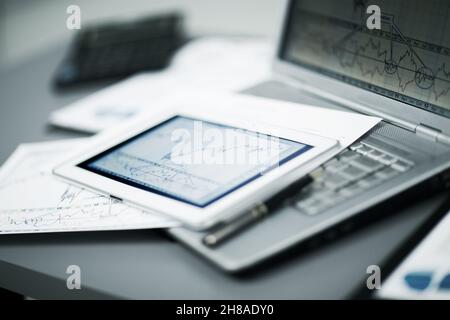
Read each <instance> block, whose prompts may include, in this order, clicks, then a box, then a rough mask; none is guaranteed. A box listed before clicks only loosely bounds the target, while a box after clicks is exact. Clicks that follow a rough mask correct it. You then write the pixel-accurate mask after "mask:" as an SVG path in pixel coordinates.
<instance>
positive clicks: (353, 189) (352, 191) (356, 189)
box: [339, 183, 364, 198]
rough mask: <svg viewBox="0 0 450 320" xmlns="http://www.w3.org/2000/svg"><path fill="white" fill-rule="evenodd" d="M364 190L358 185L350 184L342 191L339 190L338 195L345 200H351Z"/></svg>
mask: <svg viewBox="0 0 450 320" xmlns="http://www.w3.org/2000/svg"><path fill="white" fill-rule="evenodd" d="M363 190H364V188H363V187H361V186H360V185H359V184H358V183H353V184H350V185H348V186H346V187H344V188H342V189H340V190H339V194H341V195H342V196H343V197H345V198H351V197H353V196H355V195H357V194H358V193H360V192H362V191H363Z"/></svg>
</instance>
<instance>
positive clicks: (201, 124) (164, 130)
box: [54, 110, 337, 229]
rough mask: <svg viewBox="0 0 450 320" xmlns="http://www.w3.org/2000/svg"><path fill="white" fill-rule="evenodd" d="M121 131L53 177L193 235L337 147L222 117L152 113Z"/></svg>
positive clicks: (267, 193)
mask: <svg viewBox="0 0 450 320" xmlns="http://www.w3.org/2000/svg"><path fill="white" fill-rule="evenodd" d="M119 131H120V132H117V133H113V134H106V135H104V136H103V138H101V139H96V141H95V142H93V144H92V145H90V146H89V147H88V148H87V150H89V151H84V152H83V153H82V154H80V155H79V156H76V157H75V158H74V159H71V160H69V161H67V162H66V163H64V164H62V165H61V166H58V167H57V168H55V169H54V174H55V175H57V176H60V177H63V178H65V179H67V180H69V181H70V182H72V183H75V184H78V185H82V186H83V187H87V188H90V189H93V190H95V191H97V192H100V193H103V194H106V195H108V196H112V197H113V198H117V199H119V200H122V201H124V202H126V203H128V204H131V205H133V206H136V207H139V208H142V209H144V210H150V211H155V212H159V213H163V214H166V215H169V216H171V217H173V218H176V219H178V220H179V221H181V222H183V223H184V224H185V225H187V226H189V227H192V228H194V229H205V228H208V227H211V226H213V225H214V224H216V223H218V222H220V221H224V220H227V219H229V218H232V217H233V216H235V215H238V214H239V213H242V212H244V211H245V210H246V209H248V208H250V207H251V206H253V205H255V204H256V203H258V202H261V201H264V200H266V199H267V198H269V197H270V196H271V195H273V194H274V193H276V192H278V191H280V190H282V189H283V188H284V187H286V186H287V185H289V184H290V183H292V182H294V181H296V180H297V179H299V178H301V177H302V176H304V175H305V174H307V173H308V171H310V170H311V168H309V169H305V168H306V167H305V164H307V163H309V162H311V161H312V160H314V159H316V158H317V157H318V156H319V155H322V154H324V153H325V152H326V151H327V150H330V149H331V148H333V146H335V145H337V141H336V140H333V139H328V138H324V137H319V136H315V135H311V134H308V133H305V132H300V131H296V130H292V129H287V128H280V127H275V126H273V127H272V126H271V125H270V124H267V123H258V121H254V120H243V119H241V120H237V119H236V117H235V116H231V114H230V115H229V116H227V114H226V112H225V113H221V114H220V115H219V114H218V115H216V116H214V115H210V116H207V117H206V116H205V115H204V110H203V111H201V110H198V111H197V112H196V111H195V110H191V111H189V112H186V111H184V112H179V111H177V110H173V111H170V112H164V113H161V114H159V115H154V114H153V115H152V116H150V117H148V118H147V119H141V120H139V121H137V122H133V123H132V124H130V125H129V126H126V127H125V128H123V129H122V130H119ZM325 160H326V159H325Z"/></svg>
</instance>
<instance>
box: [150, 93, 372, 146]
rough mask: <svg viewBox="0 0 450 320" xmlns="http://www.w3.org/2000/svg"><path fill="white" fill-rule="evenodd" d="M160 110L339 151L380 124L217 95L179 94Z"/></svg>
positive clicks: (285, 104) (262, 100)
mask: <svg viewBox="0 0 450 320" xmlns="http://www.w3.org/2000/svg"><path fill="white" fill-rule="evenodd" d="M160 107H161V108H162V109H165V110H168V109H170V108H173V109H178V110H191V109H197V110H201V112H203V113H204V114H205V116H208V115H209V114H214V115H215V116H217V115H220V114H227V117H229V116H230V113H231V114H235V116H236V119H239V121H247V122H249V123H252V122H258V123H265V124H267V125H268V126H269V127H282V128H289V129H292V130H297V131H302V132H308V133H311V134H314V135H318V136H322V137H326V138H332V139H335V140H338V141H339V144H340V148H339V149H340V150H342V149H344V148H346V147H348V146H350V145H351V144H352V143H353V142H355V141H356V140H357V139H359V138H360V137H361V136H362V135H363V134H365V133H366V132H368V131H369V130H370V129H372V128H373V127H374V126H375V125H376V124H377V123H378V122H380V121H381V118H378V117H372V116H366V115H362V114H359V113H354V112H346V111H338V110H331V109H326V108H321V107H317V106H310V105H305V104H299V103H292V102H285V101H279V100H273V99H267V98H260V97H254V96H249V95H244V94H227V93H221V92H208V93H204V92H202V91H197V92H195V91H189V92H187V91H186V92H184V93H181V92H180V93H179V95H178V96H175V97H172V98H171V99H165V101H161V104H160ZM149 113H150V112H149ZM149 113H147V114H149Z"/></svg>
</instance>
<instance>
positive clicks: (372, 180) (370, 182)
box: [358, 174, 383, 189]
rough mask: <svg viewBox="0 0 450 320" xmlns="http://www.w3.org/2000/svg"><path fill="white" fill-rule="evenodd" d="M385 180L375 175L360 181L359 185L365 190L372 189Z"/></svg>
mask: <svg viewBox="0 0 450 320" xmlns="http://www.w3.org/2000/svg"><path fill="white" fill-rule="evenodd" d="M382 181H383V180H382V179H381V178H380V177H378V176H376V175H375V174H371V175H368V176H366V177H364V178H362V179H361V180H359V181H358V185H359V186H361V187H362V188H364V189H368V188H372V187H374V186H376V185H377V184H379V183H380V182H382Z"/></svg>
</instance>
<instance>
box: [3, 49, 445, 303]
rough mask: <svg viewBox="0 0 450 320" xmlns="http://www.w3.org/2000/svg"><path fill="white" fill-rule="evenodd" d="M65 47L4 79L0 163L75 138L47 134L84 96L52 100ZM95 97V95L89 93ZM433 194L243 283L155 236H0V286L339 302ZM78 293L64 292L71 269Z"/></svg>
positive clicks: (42, 292)
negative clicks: (22, 150) (54, 119)
mask: <svg viewBox="0 0 450 320" xmlns="http://www.w3.org/2000/svg"><path fill="white" fill-rule="evenodd" d="M62 54H63V49H62V48H60V49H57V48H55V49H54V50H49V52H48V53H47V54H45V55H42V56H39V57H36V58H35V59H33V60H32V61H29V62H27V63H26V64H23V65H21V66H19V67H16V68H14V69H9V70H5V71H3V72H2V73H0V105H1V108H0V163H3V161H4V160H6V158H7V157H8V156H9V154H10V153H11V152H12V151H13V150H14V148H15V147H16V146H17V145H18V144H19V143H21V142H32V141H43V140H55V139H60V138H68V137H79V136H80V135H79V134H76V133H74V132H68V131H63V130H57V129H52V128H49V127H48V126H47V125H46V121H47V117H48V114H49V112H50V111H51V110H54V109H56V108H58V107H61V106H64V105H65V104H67V103H69V102H71V101H74V100H76V99H78V98H80V97H82V96H84V95H86V94H87V93H88V91H87V90H84V91H83V90H78V91H76V92H71V93H68V94H54V93H52V91H51V90H50V85H49V83H50V78H51V75H52V73H53V71H54V69H55V67H56V65H57V63H58V62H59V61H60V59H61V57H62ZM91 91H92V89H91ZM442 200H443V195H436V196H435V197H432V198H430V199H427V200H425V201H421V202H420V203H416V204H414V205H412V206H409V207H408V208H405V209H403V210H402V212H400V213H398V214H395V215H394V214H393V215H392V216H390V217H389V218H386V219H383V220H382V221H379V222H377V223H375V224H373V225H371V226H368V227H366V228H363V229H362V230H359V231H357V232H354V233H352V234H351V235H349V236H347V237H345V238H342V239H339V240H336V241H335V242H334V243H332V244H329V245H327V246H324V247H321V248H319V249H317V250H315V251H311V252H309V253H307V254H303V255H295V256H292V257H290V258H289V259H287V260H285V261H283V262H282V263H278V264H276V263H275V264H274V265H273V266H271V268H269V269H265V270H264V271H262V272H258V273H256V274H250V275H247V276H245V277H234V276H230V275H227V274H224V273H222V272H221V271H219V270H218V269H216V268H215V267H213V266H211V265H209V264H208V263H206V262H205V261H204V260H203V259H202V258H200V257H198V256H196V255H195V254H193V253H191V252H190V251H188V250H186V249H185V248H184V247H183V246H182V245H180V244H178V243H176V242H172V241H169V240H167V239H165V238H164V237H162V236H161V235H160V234H158V233H157V232H155V231H135V232H130V231H126V232H125V231H124V232H90V233H66V234H49V235H45V234H40V235H38V234H34V235H7V236H1V237H0V287H3V288H6V289H8V290H11V291H15V292H18V293H21V294H23V295H26V296H31V297H34V298H38V299H39V298H150V299H171V298H172V299H173V298H180V299H220V298H224V299H227V298H235V299H251V298H255V299H270V298H273V299H277V298H283V299H298V298H331V299H339V298H345V297H346V296H347V295H348V294H349V293H350V292H351V291H352V290H353V289H354V288H355V287H356V286H358V285H360V284H361V283H363V282H362V281H365V279H366V273H365V272H366V268H367V266H368V265H371V264H380V263H381V262H382V260H383V259H384V258H386V257H387V255H388V254H390V253H391V252H392V251H393V250H394V248H395V247H396V246H397V245H399V244H400V243H401V242H402V241H403V240H404V239H405V238H406V237H407V236H408V235H409V234H410V233H411V232H412V231H413V230H415V228H417V226H418V225H419V224H420V223H421V222H422V221H423V220H424V219H426V218H427V217H428V216H429V215H430V214H431V213H432V212H433V210H434V209H435V208H436V207H437V206H438V205H439V204H440V203H441V202H442ZM71 264H77V265H79V266H80V267H81V282H82V289H81V290H72V291H71V290H68V289H66V276H67V275H66V274H65V270H66V268H67V266H68V265H71Z"/></svg>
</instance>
